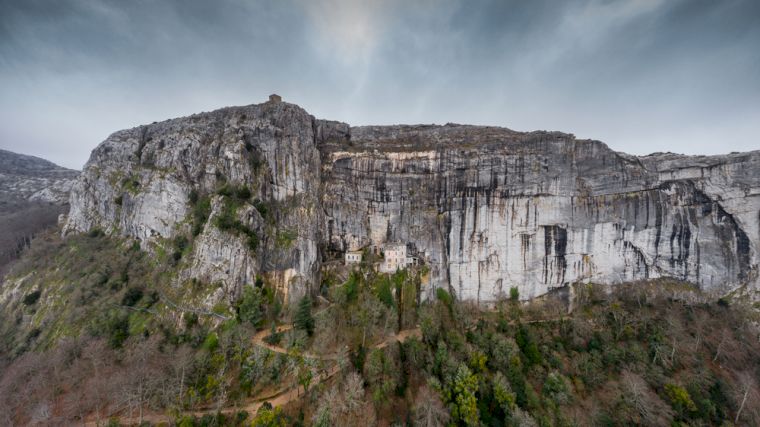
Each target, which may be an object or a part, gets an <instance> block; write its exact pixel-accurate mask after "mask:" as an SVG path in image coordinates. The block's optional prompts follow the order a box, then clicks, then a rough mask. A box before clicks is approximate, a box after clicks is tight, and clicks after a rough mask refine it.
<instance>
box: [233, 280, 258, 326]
mask: <svg viewBox="0 0 760 427" xmlns="http://www.w3.org/2000/svg"><path fill="white" fill-rule="evenodd" d="M263 305H264V296H263V295H262V293H261V289H260V288H256V287H252V286H246V287H244V288H243V296H242V297H241V298H240V300H239V301H238V306H237V312H238V319H240V321H241V322H247V323H250V324H251V325H253V327H254V328H258V327H260V326H261V323H262V322H263V321H264V307H263Z"/></svg>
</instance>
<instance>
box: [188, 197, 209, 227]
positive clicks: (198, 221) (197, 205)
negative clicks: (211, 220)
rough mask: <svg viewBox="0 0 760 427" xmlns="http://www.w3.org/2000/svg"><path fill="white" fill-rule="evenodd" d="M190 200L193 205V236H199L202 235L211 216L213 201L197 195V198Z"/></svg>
mask: <svg viewBox="0 0 760 427" xmlns="http://www.w3.org/2000/svg"><path fill="white" fill-rule="evenodd" d="M191 194H192V193H191ZM190 200H191V202H192V204H193V210H192V212H193V236H197V235H199V234H201V231H203V226H204V225H205V224H206V221H208V217H209V215H211V199H210V198H209V197H208V196H202V197H199V196H198V195H197V193H196V196H195V197H191V198H190ZM192 200H195V201H194V202H193V201H192Z"/></svg>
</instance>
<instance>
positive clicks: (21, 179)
mask: <svg viewBox="0 0 760 427" xmlns="http://www.w3.org/2000/svg"><path fill="white" fill-rule="evenodd" d="M77 176H79V171H75V170H71V169H66V168H63V167H61V166H58V165H56V164H55V163H52V162H49V161H47V160H44V159H40V158H39V157H34V156H27V155H24V154H17V153H13V152H11V151H7V150H1V149H0V209H3V210H7V208H6V207H5V206H7V204H9V203H15V202H29V201H41V202H50V203H56V204H66V203H68V198H69V190H70V189H71V185H72V184H73V183H74V180H75V179H76V178H77Z"/></svg>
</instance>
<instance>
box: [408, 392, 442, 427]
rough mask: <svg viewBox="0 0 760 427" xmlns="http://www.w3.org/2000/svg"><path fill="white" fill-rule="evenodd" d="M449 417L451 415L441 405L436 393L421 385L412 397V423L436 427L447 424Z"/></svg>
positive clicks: (425, 426) (419, 426) (420, 426)
mask: <svg viewBox="0 0 760 427" xmlns="http://www.w3.org/2000/svg"><path fill="white" fill-rule="evenodd" d="M450 419H451V415H449V411H447V410H446V407H444V406H443V402H441V398H440V397H439V396H438V393H436V392H435V391H434V390H432V389H431V388H430V387H428V386H427V385H423V386H421V387H420V389H419V391H418V392H417V397H416V398H415V399H414V425H415V426H418V427H437V426H443V425H446V424H448V422H449V420H450Z"/></svg>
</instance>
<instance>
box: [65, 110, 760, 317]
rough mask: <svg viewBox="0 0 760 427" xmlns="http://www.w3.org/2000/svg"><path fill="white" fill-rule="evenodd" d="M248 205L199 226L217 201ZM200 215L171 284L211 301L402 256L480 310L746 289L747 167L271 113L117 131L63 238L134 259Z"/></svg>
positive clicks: (85, 180) (753, 203)
mask: <svg viewBox="0 0 760 427" xmlns="http://www.w3.org/2000/svg"><path fill="white" fill-rule="evenodd" d="M225 183H226V184H228V185H232V186H242V185H244V186H247V187H249V188H250V190H251V192H252V200H256V203H245V204H244V205H243V206H241V207H239V208H238V209H236V210H235V212H234V215H235V219H236V220H237V221H238V223H239V224H242V225H241V226H240V227H243V228H244V229H245V230H248V231H246V233H248V234H249V235H250V234H255V235H256V236H258V238H259V240H260V242H259V244H258V245H257V246H256V247H255V248H253V247H252V246H251V245H250V244H246V240H245V236H244V234H241V233H234V232H230V231H229V230H223V229H220V227H218V226H217V223H218V221H215V218H219V217H220V216H221V215H223V214H224V211H225V206H226V205H225V203H227V202H225V198H224V197H222V196H219V195H216V193H217V192H218V189H219V188H220V186H223V185H224V184H225ZM198 194H201V195H204V194H207V195H210V204H211V213H210V218H209V219H208V221H206V222H205V223H204V225H203V227H202V228H201V230H200V234H199V235H198V236H197V237H196V238H195V241H194V245H193V250H192V254H191V255H190V257H189V260H188V261H187V263H186V266H185V268H184V270H183V273H182V275H181V277H183V278H186V279H189V278H197V279H200V280H204V281H207V282H219V283H222V284H224V287H223V289H224V290H225V293H226V294H227V295H235V294H236V293H237V292H238V290H239V288H240V286H241V285H243V284H246V283H252V282H253V281H254V280H255V277H256V276H257V275H263V276H267V277H269V278H270V280H272V281H273V282H274V283H275V284H276V285H277V286H278V288H279V289H280V290H281V291H282V293H283V294H284V295H286V296H290V297H296V298H297V297H298V296H300V295H302V294H303V293H304V292H307V291H308V289H309V286H312V285H314V284H315V283H316V282H317V281H318V278H319V270H320V266H321V261H322V258H323V256H324V254H326V253H331V252H334V251H346V250H354V249H359V248H363V247H367V246H370V245H382V244H384V243H390V242H403V243H408V244H410V245H411V246H412V247H413V248H414V249H415V250H416V251H417V252H418V253H419V254H420V256H421V258H423V259H424V260H425V262H426V264H427V265H428V266H429V267H430V275H429V282H428V284H427V289H428V290H430V289H434V288H435V287H440V286H446V287H450V288H451V290H453V291H454V292H455V293H456V294H457V295H458V296H459V297H460V298H465V299H472V300H476V301H478V302H481V303H487V302H490V301H493V300H495V299H497V298H500V297H501V296H502V295H504V294H506V293H508V292H509V289H510V288H511V287H518V288H519V290H520V294H521V296H523V297H524V298H532V297H536V296H539V295H541V294H544V293H546V292H547V291H548V290H550V289H552V288H555V287H561V286H565V285H567V284H569V283H573V282H576V281H595V282H603V283H617V282H622V281H628V280H635V279H643V278H655V277H660V276H672V277H677V278H681V279H684V280H689V281H692V282H694V283H697V284H699V285H700V286H701V287H702V288H705V289H709V290H714V291H719V292H722V291H726V290H730V289H734V288H737V287H739V286H742V285H747V284H749V285H753V286H756V285H757V284H758V268H757V266H758V256H759V255H758V244H759V242H760V152H751V153H742V154H730V155H725V156H696V157H695V156H681V155H675V154H653V155H650V156H644V157H635V156H629V155H625V154H622V153H617V152H614V151H612V150H610V149H609V148H608V147H607V146H606V145H605V144H603V143H601V142H598V141H589V140H577V139H576V138H575V137H574V136H572V135H569V134H563V133H558V132H530V133H522V132H515V131H511V130H509V129H504V128H497V127H477V126H464V125H452V124H448V125H445V126H424V125H418V126H370V127H349V126H348V125H346V124H344V123H340V122H331V121H324V120H317V119H314V118H313V117H312V116H310V115H309V114H308V113H306V112H305V111H304V110H302V109H301V108H299V107H297V106H295V105H292V104H287V103H282V102H268V103H265V104H260V105H252V106H247V107H236V108H226V109H222V110H218V111H214V112H211V113H203V114H198V115H194V116H190V117H187V118H181V119H175V120H169V121H166V122H162V123H156V124H153V125H147V126H141V127H138V128H135V129H131V130H127V131H121V132H117V133H115V134H113V135H111V136H110V137H109V138H108V139H107V140H106V141H105V142H104V143H102V144H101V145H100V146H99V147H98V148H96V149H95V151H94V152H93V154H92V157H91V159H90V161H89V162H88V164H87V165H86V167H85V170H84V172H83V174H82V176H81V177H80V179H79V181H78V182H77V184H76V185H75V187H74V189H73V191H72V195H71V212H70V215H69V218H68V221H67V223H66V226H65V232H75V231H86V230H89V229H91V228H93V227H98V228H101V229H103V230H106V231H108V232H109V233H118V234H121V235H126V236H131V237H134V238H136V239H139V240H140V241H141V242H142V244H143V245H146V246H150V245H151V244H152V243H151V242H157V241H160V240H161V239H171V238H173V237H174V236H176V235H178V234H182V233H185V234H186V233H188V230H189V228H190V224H191V222H192V216H193V213H192V211H193V209H194V208H193V203H194V202H193V201H192V200H191V199H194V198H197V195H198Z"/></svg>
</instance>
